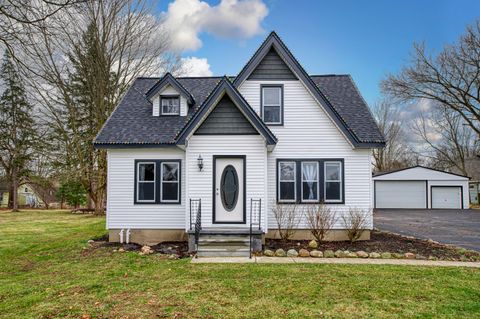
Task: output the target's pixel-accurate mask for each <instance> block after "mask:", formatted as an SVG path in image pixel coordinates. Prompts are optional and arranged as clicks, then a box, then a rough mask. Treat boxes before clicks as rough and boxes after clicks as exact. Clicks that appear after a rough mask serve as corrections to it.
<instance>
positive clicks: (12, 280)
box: [0, 211, 480, 318]
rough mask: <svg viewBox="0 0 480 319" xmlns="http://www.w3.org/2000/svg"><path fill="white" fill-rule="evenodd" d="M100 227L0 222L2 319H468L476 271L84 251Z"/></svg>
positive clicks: (86, 219) (477, 301) (53, 215)
mask: <svg viewBox="0 0 480 319" xmlns="http://www.w3.org/2000/svg"><path fill="white" fill-rule="evenodd" d="M104 233H105V229H104V218H101V217H92V216H83V215H72V214H69V213H66V212H59V211H55V212H53V211H50V212H32V211H29V212H20V213H6V212H0V317H1V318H65V317H66V318H81V317H82V316H83V315H87V316H88V317H90V318H153V317H154V318H218V317H222V318H274V317H277V318H278V317H284V318H322V317H323V318H337V317H338V318H371V317H379V318H398V317H404V318H414V317H418V318H439V317H445V318H473V317H476V318H478V317H480V284H479V283H480V271H479V270H477V269H467V268H465V269H464V268H429V267H402V266H367V265H361V266H360V265H311V264H297V265H291V264H290V265H285V264H283V265H280V264H277V265H265V264H242V265H225V264H223V265H212V264H190V260H188V259H184V260H164V259H161V258H160V257H159V256H158V255H150V256H140V255H138V254H137V253H134V252H129V253H114V252H113V250H112V249H111V248H100V249H96V250H87V251H83V249H82V248H83V247H85V246H86V242H87V240H88V239H90V238H92V237H95V236H100V235H103V234H104Z"/></svg>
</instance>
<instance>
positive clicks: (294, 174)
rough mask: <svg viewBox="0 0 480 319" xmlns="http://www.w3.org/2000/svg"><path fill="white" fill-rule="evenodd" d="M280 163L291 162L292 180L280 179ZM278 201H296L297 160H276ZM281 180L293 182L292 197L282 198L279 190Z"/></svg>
mask: <svg viewBox="0 0 480 319" xmlns="http://www.w3.org/2000/svg"><path fill="white" fill-rule="evenodd" d="M282 163H293V181H291V180H286V181H282V174H281V167H282ZM277 174H278V190H277V191H278V202H279V203H296V202H297V162H295V161H279V162H278V172H277ZM281 182H285V183H292V182H293V197H294V198H293V199H282V198H281V196H282V193H281V192H280V184H281Z"/></svg>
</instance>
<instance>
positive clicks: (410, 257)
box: [405, 253, 415, 259]
mask: <svg viewBox="0 0 480 319" xmlns="http://www.w3.org/2000/svg"><path fill="white" fill-rule="evenodd" d="M405 258H407V259H415V254H414V253H405Z"/></svg>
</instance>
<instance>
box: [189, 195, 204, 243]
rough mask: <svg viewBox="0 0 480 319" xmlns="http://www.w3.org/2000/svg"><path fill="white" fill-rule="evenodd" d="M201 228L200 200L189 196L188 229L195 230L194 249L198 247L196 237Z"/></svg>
mask: <svg viewBox="0 0 480 319" xmlns="http://www.w3.org/2000/svg"><path fill="white" fill-rule="evenodd" d="M201 229H202V200H201V199H200V198H198V199H192V198H190V230H192V231H195V250H197V248H198V238H199V236H200V230H201Z"/></svg>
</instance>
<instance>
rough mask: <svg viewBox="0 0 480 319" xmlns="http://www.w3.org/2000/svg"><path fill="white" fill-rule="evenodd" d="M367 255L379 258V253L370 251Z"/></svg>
mask: <svg viewBox="0 0 480 319" xmlns="http://www.w3.org/2000/svg"><path fill="white" fill-rule="evenodd" d="M368 257H369V258H372V259H377V258H380V257H381V256H380V254H379V253H376V252H371V253H370V254H368Z"/></svg>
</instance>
